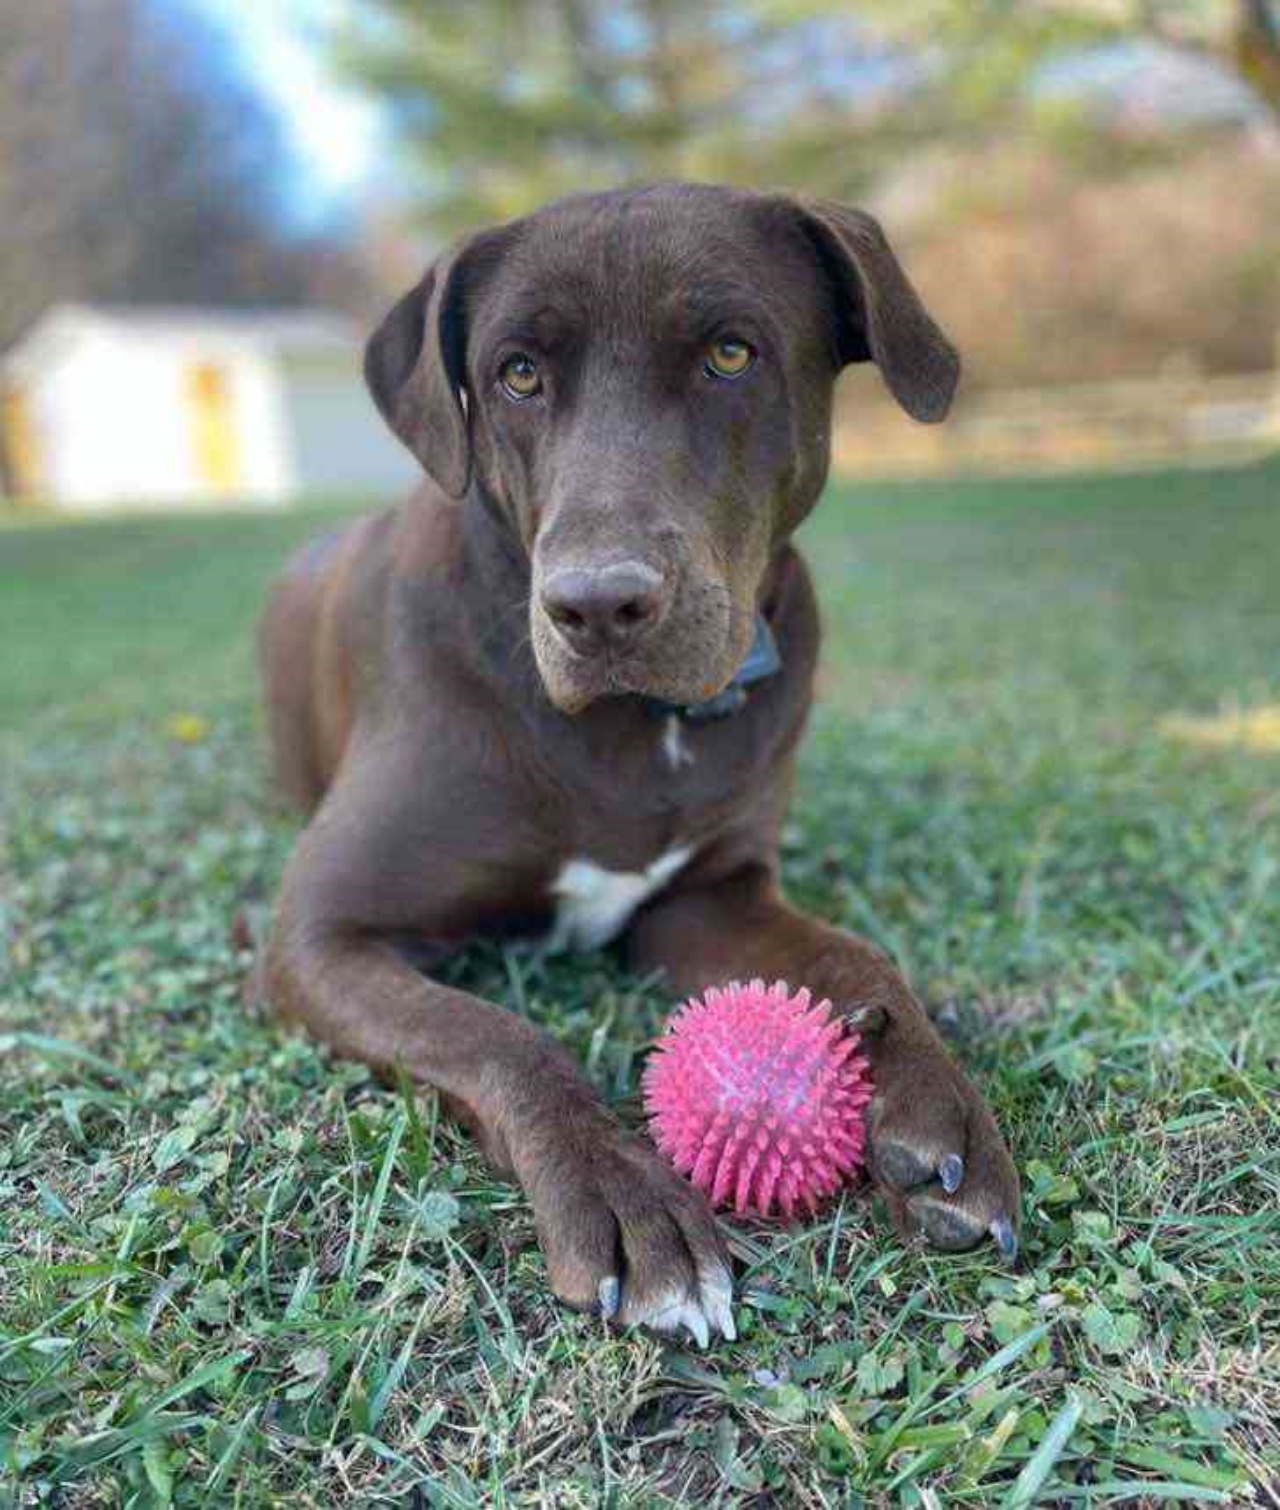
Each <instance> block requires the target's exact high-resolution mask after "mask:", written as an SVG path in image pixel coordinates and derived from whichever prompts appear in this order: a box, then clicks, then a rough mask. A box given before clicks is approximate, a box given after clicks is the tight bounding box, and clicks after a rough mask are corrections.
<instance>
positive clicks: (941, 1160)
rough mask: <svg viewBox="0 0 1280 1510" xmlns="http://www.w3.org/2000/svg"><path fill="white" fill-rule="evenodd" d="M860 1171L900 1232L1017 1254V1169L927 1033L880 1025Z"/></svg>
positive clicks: (979, 1103) (945, 1244)
mask: <svg viewBox="0 0 1280 1510" xmlns="http://www.w3.org/2000/svg"><path fill="white" fill-rule="evenodd" d="M872 1060H873V1066H872V1068H873V1074H874V1076H875V1085H876V1094H875V1098H874V1100H873V1101H872V1103H871V1107H870V1111H869V1116H868V1124H867V1131H868V1149H869V1159H868V1168H869V1170H870V1173H871V1178H872V1179H873V1180H874V1181H875V1183H876V1185H877V1186H878V1187H879V1188H880V1190H881V1191H882V1192H883V1194H884V1196H885V1199H886V1201H887V1203H888V1207H889V1214H890V1216H891V1217H892V1218H893V1222H894V1225H895V1226H896V1227H897V1229H898V1231H899V1232H900V1233H901V1234H902V1235H903V1236H904V1237H914V1236H916V1235H919V1234H923V1236H924V1237H925V1238H927V1239H928V1240H929V1241H930V1242H931V1243H933V1244H934V1245H935V1246H936V1247H939V1248H947V1249H950V1250H959V1249H963V1248H972V1247H974V1246H976V1245H977V1244H978V1243H980V1242H982V1241H983V1239H984V1238H991V1239H992V1240H993V1241H994V1242H995V1244H996V1246H997V1248H999V1250H1000V1253H1001V1255H1002V1256H1003V1257H1004V1258H1005V1259H1007V1260H1009V1261H1010V1262H1012V1260H1013V1259H1015V1258H1016V1257H1017V1254H1018V1233H1019V1229H1020V1226H1021V1200H1020V1197H1019V1193H1018V1173H1017V1170H1016V1169H1015V1168H1014V1164H1013V1160H1012V1158H1010V1156H1009V1150H1008V1149H1007V1148H1006V1147H1005V1144H1004V1139H1003V1138H1002V1137H1001V1136H1000V1132H999V1129H998V1128H997V1127H996V1124H995V1119H994V1118H993V1117H992V1115H991V1112H990V1110H989V1109H988V1107H987V1104H986V1102H985V1101H984V1100H983V1098H982V1096H981V1095H980V1094H979V1093H978V1092H977V1091H976V1090H975V1089H974V1087H973V1086H972V1084H970V1082H969V1080H968V1079H967V1078H966V1077H965V1075H964V1074H963V1073H962V1071H961V1070H960V1069H959V1068H958V1067H957V1066H956V1065H955V1064H954V1063H953V1062H952V1060H951V1059H950V1057H949V1056H948V1054H947V1052H946V1050H945V1049H944V1048H943V1047H942V1044H941V1043H940V1042H938V1040H937V1039H936V1037H935V1036H934V1035H933V1033H932V1031H927V1032H923V1033H915V1032H912V1031H910V1030H906V1031H904V1030H903V1029H902V1028H900V1027H898V1026H897V1025H893V1026H890V1027H889V1028H887V1030H886V1031H885V1033H884V1036H883V1038H882V1039H881V1040H880V1042H879V1043H878V1044H876V1045H874V1046H873V1047H872Z"/></svg>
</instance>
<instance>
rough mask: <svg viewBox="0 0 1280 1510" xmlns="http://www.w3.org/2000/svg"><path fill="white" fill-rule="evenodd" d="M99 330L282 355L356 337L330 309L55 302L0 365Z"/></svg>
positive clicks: (17, 365) (23, 363) (62, 348)
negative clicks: (229, 346) (242, 345)
mask: <svg viewBox="0 0 1280 1510" xmlns="http://www.w3.org/2000/svg"><path fill="white" fill-rule="evenodd" d="M104 331H105V332H107V333H110V334H118V335H120V336H122V337H125V338H128V339H130V340H136V339H145V340H156V341H170V340H171V341H176V342H182V343H184V344H192V343H196V342H199V341H211V342H216V343H218V344H219V345H232V344H244V345H252V346H255V347H257V348H258V349H262V348H264V347H265V348H268V349H269V350H272V351H274V352H276V353H278V354H279V355H282V356H285V355H296V356H312V355H314V356H322V355H325V354H334V355H337V354H345V353H348V352H350V351H351V350H352V348H353V347H354V346H355V345H356V343H357V341H358V340H359V338H360V331H359V327H358V325H357V324H356V322H355V321H354V320H352V319H350V318H349V317H348V316H347V315H344V314H342V313H341V312H339V311H337V310H330V309H319V308H306V307H298V308H261V309H234V308H226V309H224V308H215V307H206V306H201V305H164V304H54V305H51V306H50V307H49V308H48V309H47V310H45V312H44V314H42V315H41V316H40V317H39V318H38V319H37V320H36V322H35V323H34V324H33V325H32V326H31V327H30V328H29V329H28V330H27V331H26V333H25V334H24V335H23V336H21V337H20V338H19V339H18V340H17V341H15V342H14V343H13V345H12V346H10V347H9V349H8V350H7V351H6V352H5V353H4V356H3V360H2V365H3V366H4V367H6V368H9V369H10V370H11V371H15V372H21V371H23V370H24V369H28V368H30V367H31V366H33V365H35V366H38V365H39V364H40V363H41V362H43V361H46V360H49V359H51V358H55V357H56V356H57V355H60V354H62V353H65V352H66V351H67V349H68V348H69V347H70V346H72V345H73V344H74V343H75V342H76V340H78V339H80V338H81V337H83V336H85V335H88V334H99V333H102V332H104Z"/></svg>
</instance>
